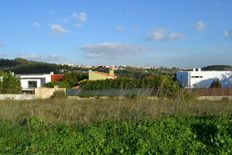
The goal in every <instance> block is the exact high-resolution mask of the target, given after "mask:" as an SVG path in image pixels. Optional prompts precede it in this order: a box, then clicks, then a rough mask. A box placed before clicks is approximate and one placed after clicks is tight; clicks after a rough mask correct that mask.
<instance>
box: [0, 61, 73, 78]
mask: <svg viewBox="0 0 232 155" xmlns="http://www.w3.org/2000/svg"><path fill="white" fill-rule="evenodd" d="M0 70H3V71H12V72H14V73H16V74H31V73H50V72H56V73H59V72H60V70H72V68H71V67H69V66H67V65H57V64H50V63H45V62H36V61H28V60H26V59H22V58H16V59H14V60H11V59H0Z"/></svg>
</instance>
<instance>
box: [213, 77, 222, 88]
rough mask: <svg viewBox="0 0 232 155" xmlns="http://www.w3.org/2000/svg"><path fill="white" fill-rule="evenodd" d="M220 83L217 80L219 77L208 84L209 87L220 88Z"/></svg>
mask: <svg viewBox="0 0 232 155" xmlns="http://www.w3.org/2000/svg"><path fill="white" fill-rule="evenodd" d="M221 87H222V85H221V83H220V81H219V79H216V80H213V82H212V83H211V85H210V88H221Z"/></svg>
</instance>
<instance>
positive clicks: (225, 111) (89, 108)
mask: <svg viewBox="0 0 232 155" xmlns="http://www.w3.org/2000/svg"><path fill="white" fill-rule="evenodd" d="M231 114H232V101H231V100H223V101H204V100H203V101H198V100H186V101H184V100H181V99H176V100H171V99H165V98H163V99H162V98H161V99H155V100H154V99H152V100H151V99H147V98H143V97H139V98H136V99H127V98H108V99H85V100H76V99H53V100H34V101H10V100H9V101H0V118H1V119H2V120H10V121H11V122H17V121H19V120H20V119H22V118H25V117H36V118H38V119H40V120H43V121H45V122H47V123H49V124H50V123H51V124H53V123H58V122H59V123H68V124H69V123H81V124H88V123H92V122H102V121H107V120H111V121H119V120H128V119H129V120H140V119H144V118H146V119H155V118H157V117H161V116H171V115H174V116H202V115H207V116H208V115H223V116H228V115H231Z"/></svg>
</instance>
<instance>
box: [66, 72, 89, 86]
mask: <svg viewBox="0 0 232 155" xmlns="http://www.w3.org/2000/svg"><path fill="white" fill-rule="evenodd" d="M87 78H88V76H87V74H82V73H78V72H71V73H66V74H64V79H63V80H62V82H64V83H65V84H66V85H67V87H68V88H71V87H74V86H76V85H78V83H79V82H80V81H81V80H84V79H87Z"/></svg>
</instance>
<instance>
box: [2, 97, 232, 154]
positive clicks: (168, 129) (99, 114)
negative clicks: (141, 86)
mask: <svg viewBox="0 0 232 155" xmlns="http://www.w3.org/2000/svg"><path fill="white" fill-rule="evenodd" d="M231 114H232V101H230V100H228V99H226V98H225V99H223V100H222V101H204V100H203V101H197V100H194V99H175V100H171V99H170V100H169V99H165V98H163V99H158V100H151V99H147V98H142V97H139V98H132V99H125V98H124V99H122V98H109V99H84V100H75V99H52V100H36V101H0V153H1V154H18V153H19V154H21V153H22V154H33V153H38V154H136V153H138V154H156V153H157V154H165V153H166V154H209V153H212V154H223V153H228V154H230V153H231V151H232V150H231V148H232V117H231Z"/></svg>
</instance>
